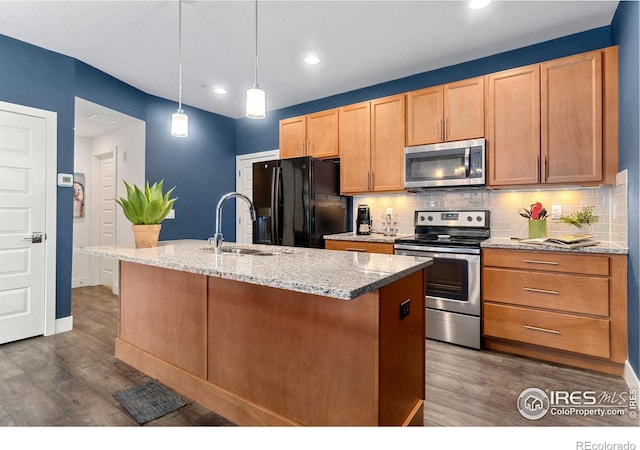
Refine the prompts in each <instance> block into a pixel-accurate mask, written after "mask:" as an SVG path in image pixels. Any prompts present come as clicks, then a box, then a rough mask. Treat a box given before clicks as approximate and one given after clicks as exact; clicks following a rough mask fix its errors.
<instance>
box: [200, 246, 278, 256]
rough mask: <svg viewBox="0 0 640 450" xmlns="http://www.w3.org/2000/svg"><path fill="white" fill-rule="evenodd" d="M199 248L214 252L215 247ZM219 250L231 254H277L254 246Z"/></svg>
mask: <svg viewBox="0 0 640 450" xmlns="http://www.w3.org/2000/svg"><path fill="white" fill-rule="evenodd" d="M201 250H206V251H209V252H214V251H215V250H216V249H215V247H204V248H202V249H201ZM220 251H221V252H222V253H230V254H232V255H255V256H273V255H276V254H277V252H269V251H264V250H258V249H255V248H246V247H222V248H221V249H220Z"/></svg>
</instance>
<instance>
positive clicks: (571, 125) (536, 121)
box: [487, 47, 618, 188]
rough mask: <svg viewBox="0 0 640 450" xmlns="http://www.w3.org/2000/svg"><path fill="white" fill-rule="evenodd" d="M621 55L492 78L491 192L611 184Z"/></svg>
mask: <svg viewBox="0 0 640 450" xmlns="http://www.w3.org/2000/svg"><path fill="white" fill-rule="evenodd" d="M617 65H618V63H617V48H616V47H609V48H607V49H604V50H598V51H594V52H588V53H583V54H579V55H575V56H570V57H566V58H560V59H555V60H552V61H548V62H544V63H542V64H535V65H532V66H527V67H521V68H517V69H512V70H507V71H504V72H500V73H496V74H492V75H489V76H488V78H487V79H488V85H489V86H488V96H487V99H488V100H487V103H488V104H487V152H488V154H487V160H488V185H489V187H496V188H498V187H504V186H521V185H536V184H537V185H540V184H574V185H575V184H579V185H596V184H611V183H612V182H613V181H614V180H615V175H616V173H617V166H618V156H617V155H618V148H617V139H618V136H617V121H618V116H617V114H618V113H617V110H618V103H617V98H618V92H617V91H618V87H617V72H618V69H617Z"/></svg>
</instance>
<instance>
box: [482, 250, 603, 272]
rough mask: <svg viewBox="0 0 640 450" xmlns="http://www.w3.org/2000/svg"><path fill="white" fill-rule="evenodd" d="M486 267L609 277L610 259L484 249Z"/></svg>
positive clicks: (557, 253) (598, 256) (600, 256)
mask: <svg viewBox="0 0 640 450" xmlns="http://www.w3.org/2000/svg"><path fill="white" fill-rule="evenodd" d="M482 257H483V261H484V262H483V264H484V265H485V266H493V267H506V268H513V269H525V270H545V271H548V272H563V273H579V274H584V275H602V276H608V275H609V257H608V256H604V255H576V254H569V253H559V252H527V251H523V250H504V249H490V248H487V249H484V250H483V252H482Z"/></svg>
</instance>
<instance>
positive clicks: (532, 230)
mask: <svg viewBox="0 0 640 450" xmlns="http://www.w3.org/2000/svg"><path fill="white" fill-rule="evenodd" d="M520 215H521V216H522V217H524V218H525V219H528V220H529V239H533V238H540V237H546V236H547V210H546V209H545V208H544V207H543V206H542V203H540V202H536V203H532V204H531V205H530V207H529V209H526V208H522V211H521V212H520Z"/></svg>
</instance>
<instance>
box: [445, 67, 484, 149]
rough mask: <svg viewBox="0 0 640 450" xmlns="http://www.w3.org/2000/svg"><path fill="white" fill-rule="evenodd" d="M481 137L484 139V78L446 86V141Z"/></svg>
mask: <svg viewBox="0 0 640 450" xmlns="http://www.w3.org/2000/svg"><path fill="white" fill-rule="evenodd" d="M481 137H484V77H478V78H471V79H468V80H462V81H458V82H456V83H449V84H447V85H445V87H444V139H445V141H459V140H462V139H475V138H481Z"/></svg>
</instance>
